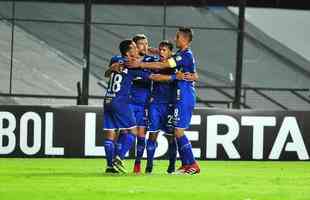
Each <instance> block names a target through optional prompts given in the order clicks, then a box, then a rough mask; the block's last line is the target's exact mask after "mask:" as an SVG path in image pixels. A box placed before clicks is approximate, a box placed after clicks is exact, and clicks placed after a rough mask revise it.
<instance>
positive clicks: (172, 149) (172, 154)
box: [168, 139, 177, 166]
mask: <svg viewBox="0 0 310 200" xmlns="http://www.w3.org/2000/svg"><path fill="white" fill-rule="evenodd" d="M168 158H169V165H172V166H174V165H175V161H176V159H177V144H176V141H175V139H173V140H172V142H170V143H169V146H168Z"/></svg>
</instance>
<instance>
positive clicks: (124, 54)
mask: <svg viewBox="0 0 310 200" xmlns="http://www.w3.org/2000/svg"><path fill="white" fill-rule="evenodd" d="M119 49H120V52H121V56H114V57H113V58H112V59H111V64H113V63H115V62H118V63H124V62H126V61H127V60H128V59H133V58H137V57H138V54H137V47H136V45H135V43H134V42H133V41H132V40H124V41H122V42H121V43H120V45H119ZM135 77H142V78H143V79H149V78H150V79H154V80H160V79H161V78H163V80H165V79H176V76H162V77H159V76H156V77H154V78H152V75H151V74H150V72H147V71H141V70H134V69H128V68H126V65H125V66H124V67H123V68H121V69H120V72H112V71H111V73H110V80H109V83H108V89H107V92H106V95H105V99H104V119H103V129H104V135H105V141H104V147H105V152H106V160H107V169H106V172H107V173H118V172H119V171H121V172H126V169H125V167H124V164H123V159H124V157H125V155H126V153H127V152H128V151H129V150H130V148H131V146H132V144H133V143H134V142H135V138H136V135H137V129H136V119H135V116H134V113H133V109H132V107H131V105H130V98H129V93H130V89H131V85H132V80H133V79H134V78H135ZM116 130H126V133H122V134H120V135H119V137H118V139H117V142H116V143H117V144H118V145H117V148H115V146H116V144H115V139H116ZM114 154H116V156H114Z"/></svg>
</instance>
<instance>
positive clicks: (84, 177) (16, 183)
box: [0, 158, 310, 200]
mask: <svg viewBox="0 0 310 200" xmlns="http://www.w3.org/2000/svg"><path fill="white" fill-rule="evenodd" d="M144 163H145V161H144V162H143V164H144ZM132 164H133V162H132V161H130V160H129V161H126V165H127V167H128V169H130V170H131V169H132ZM166 165H167V161H164V160H163V161H157V160H156V161H155V169H154V173H153V174H152V175H145V174H142V175H134V174H132V173H129V174H126V175H106V174H104V173H103V171H104V169H105V161H104V160H103V159H6V158H0V200H28V199H29V200H45V199H47V200H58V199H59V200H63V199H72V200H79V199H85V200H96V199H100V200H105V199H109V200H111V199H112V200H113V199H117V200H120V199H128V200H134V199H141V200H142V199H143V200H144V199H145V200H146V199H152V200H156V199H158V200H159V199H169V200H181V199H188V200H195V199H199V200H201V199H205V200H222V199H223V200H224V199H225V200H235V199H236V200H239V199H240V200H309V199H310V162H244V161H200V165H201V168H202V173H201V174H199V175H194V176H190V175H167V174H165V170H166Z"/></svg>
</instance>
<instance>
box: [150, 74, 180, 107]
mask: <svg viewBox="0 0 310 200" xmlns="http://www.w3.org/2000/svg"><path fill="white" fill-rule="evenodd" d="M154 73H159V74H165V75H172V74H175V70H174V69H172V68H166V69H162V70H158V71H155V72H154ZM175 100H176V81H165V82H162V81H154V82H153V88H152V103H165V104H166V103H169V104H174V103H175Z"/></svg>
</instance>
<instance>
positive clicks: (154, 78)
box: [150, 74, 161, 81]
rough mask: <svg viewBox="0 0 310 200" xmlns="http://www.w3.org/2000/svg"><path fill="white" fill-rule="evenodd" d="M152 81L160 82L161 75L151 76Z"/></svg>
mask: <svg viewBox="0 0 310 200" xmlns="http://www.w3.org/2000/svg"><path fill="white" fill-rule="evenodd" d="M150 79H151V80H153V81H158V80H160V79H161V74H151V75H150Z"/></svg>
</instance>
